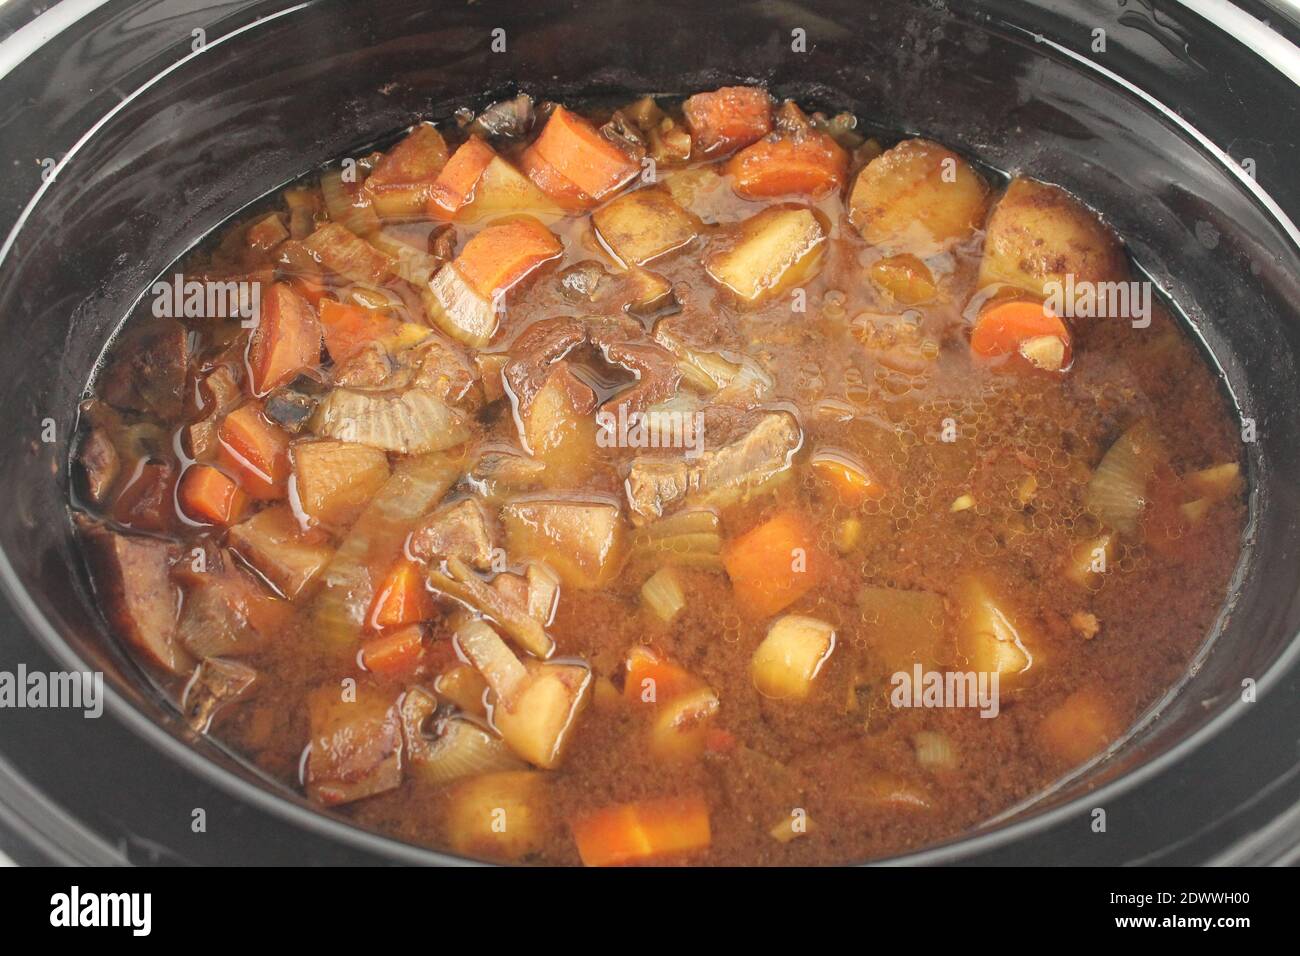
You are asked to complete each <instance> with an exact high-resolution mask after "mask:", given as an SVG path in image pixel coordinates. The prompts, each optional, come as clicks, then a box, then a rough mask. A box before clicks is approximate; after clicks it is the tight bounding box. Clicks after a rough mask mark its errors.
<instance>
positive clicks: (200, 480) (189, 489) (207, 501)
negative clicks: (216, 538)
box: [177, 465, 246, 526]
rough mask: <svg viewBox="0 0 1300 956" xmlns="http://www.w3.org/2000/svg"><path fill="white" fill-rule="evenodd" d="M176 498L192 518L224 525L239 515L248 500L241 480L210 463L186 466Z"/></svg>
mask: <svg viewBox="0 0 1300 956" xmlns="http://www.w3.org/2000/svg"><path fill="white" fill-rule="evenodd" d="M177 497H178V498H179V500H180V506H181V510H182V511H183V512H185V515H186V516H187V517H189V518H190V519H191V520H193V521H201V522H204V523H206V524H215V525H223V526H224V525H228V524H231V523H232V522H234V521H235V520H237V519H238V518H239V514H240V512H241V511H243V510H244V503H245V501H246V496H245V495H244V492H243V490H242V489H241V488H240V487H239V485H238V483H237V482H235V480H234V479H233V478H231V477H230V476H228V475H226V474H224V473H223V472H221V471H219V470H218V469H216V468H213V467H212V466H211V465H191V466H190V467H189V468H187V469H185V474H183V475H182V476H181V483H180V488H179V489H178V491H177Z"/></svg>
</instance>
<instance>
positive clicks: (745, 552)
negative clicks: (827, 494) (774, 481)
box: [722, 511, 827, 617]
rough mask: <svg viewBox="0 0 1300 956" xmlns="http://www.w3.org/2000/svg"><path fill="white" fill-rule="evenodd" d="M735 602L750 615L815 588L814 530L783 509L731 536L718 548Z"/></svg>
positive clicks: (821, 568)
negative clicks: (729, 540) (732, 539)
mask: <svg viewBox="0 0 1300 956" xmlns="http://www.w3.org/2000/svg"><path fill="white" fill-rule="evenodd" d="M722 565H723V567H724V568H726V570H727V574H728V576H729V577H730V578H731V588H732V593H733V594H734V595H735V600H736V606H737V607H738V608H739V609H741V610H742V611H743V612H744V613H746V614H748V615H751V616H753V617H767V616H769V615H772V614H776V613H777V612H778V611H781V610H783V609H785V608H787V607H789V606H790V605H791V604H793V603H794V602H795V601H797V600H799V598H801V597H803V596H804V595H805V594H807V593H808V592H809V591H811V590H812V589H813V588H815V587H816V586H817V585H818V584H819V583H820V581H821V579H822V578H823V577H824V575H825V573H826V570H827V568H826V561H825V558H824V556H823V555H822V553H821V552H820V551H819V550H817V535H816V533H815V531H814V529H813V528H812V527H811V526H810V525H809V523H808V520H807V519H806V518H805V517H804V516H803V515H801V514H799V513H798V512H793V511H786V512H782V513H781V514H778V515H776V516H775V517H773V518H771V519H769V520H768V521H766V522H765V523H763V524H761V525H759V526H758V527H757V528H754V529H753V530H751V531H748V532H746V533H745V534H743V535H741V536H740V537H739V538H737V539H736V540H735V541H732V542H731V543H730V544H729V545H728V546H727V547H726V548H724V549H723V553H722Z"/></svg>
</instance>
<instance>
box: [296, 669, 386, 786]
mask: <svg viewBox="0 0 1300 956" xmlns="http://www.w3.org/2000/svg"><path fill="white" fill-rule="evenodd" d="M307 709H308V713H309V715H310V720H311V750H310V753H309V754H308V757H307V795H308V796H309V797H310V798H311V799H313V800H315V801H317V802H319V803H323V804H325V805H326V806H334V805H337V804H340V803H349V802H351V801H353V800H360V799H361V798H363V797H369V796H373V795H374V794H376V793H383V792H384V791H386V790H392V789H394V788H396V787H397V786H398V785H400V784H401V782H402V764H401V753H402V732H401V723H400V721H399V719H398V712H397V708H396V706H394V701H393V699H392V698H391V697H389V696H388V695H387V694H384V693H381V692H380V691H377V690H374V689H373V688H369V687H364V686H363V687H358V688H357V692H356V699H355V700H352V699H346V698H344V697H343V694H342V691H341V689H340V687H339V685H337V684H334V685H328V684H327V685H325V686H324V687H320V688H317V689H316V690H315V691H313V692H312V693H311V695H310V696H309V697H308V700H307Z"/></svg>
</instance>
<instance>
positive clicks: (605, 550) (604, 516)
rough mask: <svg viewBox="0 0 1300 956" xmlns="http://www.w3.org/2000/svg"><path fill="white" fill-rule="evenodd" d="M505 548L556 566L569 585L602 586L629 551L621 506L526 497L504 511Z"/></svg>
mask: <svg viewBox="0 0 1300 956" xmlns="http://www.w3.org/2000/svg"><path fill="white" fill-rule="evenodd" d="M501 523H502V525H504V527H505V531H506V548H507V550H509V552H510V553H511V554H512V555H515V556H517V557H521V558H532V559H535V560H538V561H541V562H543V563H545V564H546V565H547V566H548V567H551V568H553V569H554V570H555V571H556V573H557V574H559V576H560V579H561V580H562V581H563V582H564V583H565V584H567V585H569V586H570V587H575V588H579V589H583V590H589V589H593V588H600V587H604V586H605V585H606V584H608V583H609V582H610V581H611V580H613V577H614V575H615V574H617V573H618V570H619V567H620V565H621V562H622V559H623V555H624V552H625V550H626V534H625V525H624V523H623V517H622V511H621V509H620V508H619V506H618V505H617V504H616V503H614V502H610V501H600V500H590V501H582V500H546V499H523V500H520V501H515V502H511V503H510V504H507V505H506V506H505V507H504V508H502V509H501Z"/></svg>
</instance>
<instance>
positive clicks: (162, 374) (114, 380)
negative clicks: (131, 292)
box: [101, 319, 190, 419]
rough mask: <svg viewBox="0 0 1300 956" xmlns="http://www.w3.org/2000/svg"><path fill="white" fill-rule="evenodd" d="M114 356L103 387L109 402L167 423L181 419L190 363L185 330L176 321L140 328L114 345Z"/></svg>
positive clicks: (153, 323) (103, 380) (158, 322)
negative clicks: (165, 420)
mask: <svg viewBox="0 0 1300 956" xmlns="http://www.w3.org/2000/svg"><path fill="white" fill-rule="evenodd" d="M112 355H113V357H112V358H111V359H110V360H109V364H108V367H107V368H106V369H105V371H104V375H103V379H102V384H101V389H102V391H101V394H102V395H103V396H104V400H105V401H107V402H108V403H109V404H110V405H114V406H116V407H118V408H125V409H129V410H131V411H135V412H154V413H155V414H157V415H158V416H159V417H161V418H164V419H172V418H175V417H177V416H178V415H180V413H181V408H182V406H183V404H184V397H185V370H186V366H187V365H188V363H189V360H190V341H189V333H188V332H187V331H186V330H185V327H184V326H182V325H181V324H180V323H179V322H177V321H175V320H174V319H163V320H156V321H154V322H151V323H149V324H146V325H143V326H140V327H139V328H138V329H137V330H135V331H134V332H131V333H128V334H127V335H126V336H125V337H123V339H121V340H120V341H118V342H117V343H115V344H114V346H113V351H112Z"/></svg>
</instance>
